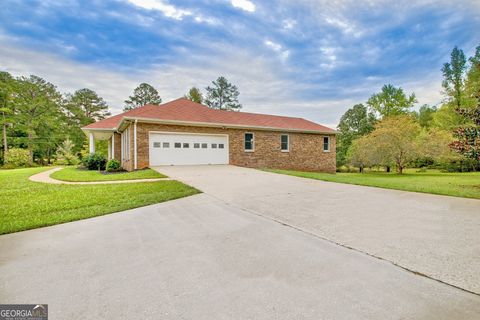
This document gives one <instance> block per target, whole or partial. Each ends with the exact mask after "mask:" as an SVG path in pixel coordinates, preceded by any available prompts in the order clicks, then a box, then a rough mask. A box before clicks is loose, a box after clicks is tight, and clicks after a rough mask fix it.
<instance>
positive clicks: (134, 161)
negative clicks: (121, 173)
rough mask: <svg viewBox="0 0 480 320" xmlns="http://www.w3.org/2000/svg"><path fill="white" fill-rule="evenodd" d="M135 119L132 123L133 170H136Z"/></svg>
mask: <svg viewBox="0 0 480 320" xmlns="http://www.w3.org/2000/svg"><path fill="white" fill-rule="evenodd" d="M137 121H138V120H136V119H135V122H134V123H133V170H137Z"/></svg>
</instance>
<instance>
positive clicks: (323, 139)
mask: <svg viewBox="0 0 480 320" xmlns="http://www.w3.org/2000/svg"><path fill="white" fill-rule="evenodd" d="M325 138H327V139H328V150H325V149H324V145H325V142H324V141H325ZM331 142H332V139H330V137H329V136H323V137H322V150H323V152H330V149H331V148H330V144H331Z"/></svg>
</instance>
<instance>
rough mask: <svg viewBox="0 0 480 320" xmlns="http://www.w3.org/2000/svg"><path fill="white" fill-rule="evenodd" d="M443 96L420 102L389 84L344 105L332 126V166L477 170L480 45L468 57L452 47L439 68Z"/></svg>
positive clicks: (479, 158)
mask: <svg viewBox="0 0 480 320" xmlns="http://www.w3.org/2000/svg"><path fill="white" fill-rule="evenodd" d="M441 71H442V74H443V82H442V87H443V95H444V101H443V102H442V103H441V104H440V105H439V106H429V105H426V104H425V105H422V106H421V107H420V108H419V109H418V111H414V110H413V107H414V105H415V104H416V103H418V101H417V99H416V97H415V94H414V93H411V94H407V93H405V92H404V90H403V89H402V88H400V87H395V86H393V85H391V84H388V85H385V86H383V88H382V89H381V91H380V92H379V93H376V94H373V95H372V96H371V97H370V98H369V99H368V100H367V101H366V103H365V104H363V103H361V104H357V105H354V106H353V107H352V108H350V109H349V110H347V111H346V112H345V114H344V115H343V116H342V117H341V119H340V123H339V125H338V127H337V130H338V131H339V134H338V137H337V165H338V167H339V168H342V167H344V166H347V167H348V166H354V167H357V168H359V170H360V172H362V171H363V168H365V167H375V166H383V167H385V168H386V170H387V171H390V168H391V167H395V168H396V169H397V171H398V172H399V173H402V172H403V169H404V168H405V167H406V166H415V167H423V166H436V167H440V168H444V169H448V170H452V171H470V170H479V169H480V46H478V47H477V48H476V50H475V53H474V55H473V56H472V57H470V58H469V59H467V58H466V57H465V54H464V52H463V51H462V50H461V49H459V48H457V47H455V48H454V49H453V50H452V52H451V56H450V62H448V63H445V64H444V66H443V68H442V70H441Z"/></svg>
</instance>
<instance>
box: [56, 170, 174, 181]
mask: <svg viewBox="0 0 480 320" xmlns="http://www.w3.org/2000/svg"><path fill="white" fill-rule="evenodd" d="M50 177H51V178H53V179H57V180H62V181H70V182H84V181H85V182H92V181H113V180H136V179H158V178H165V177H166V176H164V175H163V174H160V173H158V172H157V171H155V170H152V169H144V170H138V171H131V172H118V173H107V174H105V173H101V172H99V171H96V170H85V169H77V168H76V167H65V168H63V169H61V170H59V171H56V172H54V173H52V174H51V175H50Z"/></svg>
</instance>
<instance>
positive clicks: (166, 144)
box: [162, 142, 170, 148]
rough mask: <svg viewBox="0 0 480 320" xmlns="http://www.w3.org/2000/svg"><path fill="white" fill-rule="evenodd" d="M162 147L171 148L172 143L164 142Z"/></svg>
mask: <svg viewBox="0 0 480 320" xmlns="http://www.w3.org/2000/svg"><path fill="white" fill-rule="evenodd" d="M162 146H163V147H164V148H170V142H164V143H163V145H162Z"/></svg>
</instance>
